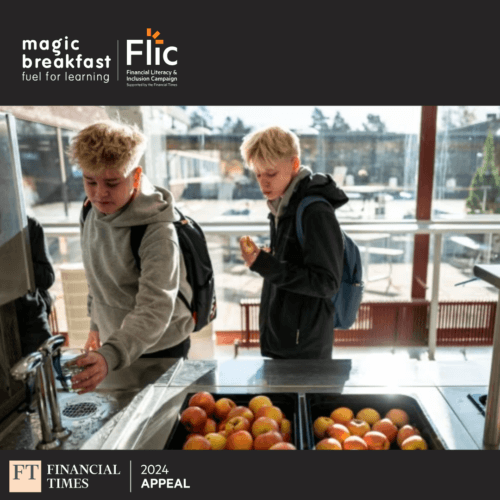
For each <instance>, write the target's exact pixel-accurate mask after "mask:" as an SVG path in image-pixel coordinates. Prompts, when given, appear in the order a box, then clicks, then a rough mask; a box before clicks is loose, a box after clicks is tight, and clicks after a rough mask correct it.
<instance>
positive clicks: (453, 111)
mask: <svg viewBox="0 0 500 500" xmlns="http://www.w3.org/2000/svg"><path fill="white" fill-rule="evenodd" d="M499 141H500V106H439V107H438V115H437V136H436V153H435V161H434V194H433V200H432V201H433V218H434V219H436V220H438V219H469V218H473V219H474V218H476V217H481V216H482V217H485V216H488V217H490V218H495V219H498V218H499V216H500V175H499V173H498V165H499V164H500V160H499V159H498V158H499V154H500V147H499Z"/></svg>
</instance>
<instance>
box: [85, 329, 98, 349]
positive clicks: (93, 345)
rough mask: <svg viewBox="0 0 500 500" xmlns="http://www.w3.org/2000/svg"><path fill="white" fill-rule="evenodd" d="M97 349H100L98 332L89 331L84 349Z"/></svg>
mask: <svg viewBox="0 0 500 500" xmlns="http://www.w3.org/2000/svg"><path fill="white" fill-rule="evenodd" d="M99 347H101V339H100V337H99V332H98V331H96V330H90V332H89V336H88V338H87V342H86V343H85V349H86V350H87V351H97V349H99Z"/></svg>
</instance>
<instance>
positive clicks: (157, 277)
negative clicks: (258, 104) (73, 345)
mask: <svg viewBox="0 0 500 500" xmlns="http://www.w3.org/2000/svg"><path fill="white" fill-rule="evenodd" d="M144 144H145V137H144V135H143V134H142V133H141V132H140V131H139V130H138V129H137V128H135V127H130V126H125V125H121V124H117V123H114V122H106V123H97V124H94V125H91V126H89V127H87V128H85V129H84V130H82V131H81V132H80V133H79V134H78V135H77V136H76V137H75V139H74V140H73V142H72V145H71V148H70V154H71V157H72V159H73V160H74V161H75V162H76V163H77V164H78V165H79V166H80V168H81V170H82V173H83V179H84V187H85V193H86V195H87V201H86V203H91V204H92V209H91V210H90V211H89V212H88V214H87V216H86V218H85V222H84V223H83V218H82V220H81V221H80V224H81V246H82V257H83V264H84V267H85V274H86V278H87V282H88V285H89V295H88V310H89V315H90V318H91V326H90V332H89V338H88V341H87V344H86V346H85V347H86V348H87V349H90V351H89V353H88V354H87V356H86V357H85V358H83V359H81V360H80V361H78V363H77V364H78V365H79V366H82V367H85V368H86V369H85V371H84V372H82V373H81V374H79V375H76V376H75V377H74V378H73V380H72V383H73V387H74V388H75V389H76V390H77V391H78V392H79V393H80V394H83V393H85V392H89V391H92V390H94V389H95V388H96V386H97V385H98V384H99V383H101V382H102V381H103V380H104V378H105V377H106V375H107V374H108V372H109V371H112V370H119V369H121V368H124V367H127V366H129V365H130V364H131V363H133V362H134V361H135V360H136V359H138V358H139V357H141V356H146V357H148V356H154V357H182V356H184V357H186V356H187V352H188V350H189V345H190V338H189V336H190V333H191V332H192V331H193V329H194V320H193V318H192V316H191V312H190V311H189V309H188V308H187V307H186V305H185V304H184V302H183V301H182V300H181V299H180V298H179V297H178V291H179V289H180V290H181V291H182V293H183V294H184V296H185V297H186V299H187V300H188V301H189V302H190V301H191V299H192V290H191V287H190V285H189V283H188V282H187V277H186V269H185V265H184V259H183V256H182V252H181V251H180V248H179V242H178V239H177V233H176V230H175V227H174V225H173V222H174V220H175V218H176V216H175V212H174V199H173V197H172V195H171V193H170V192H169V191H167V190H166V189H163V188H161V187H157V186H153V185H152V184H151V182H150V181H149V180H148V179H147V177H146V176H145V175H144V173H143V172H142V168H141V167H140V166H137V163H138V161H139V159H140V157H141V156H142V153H143V151H144ZM145 224H147V229H146V232H145V233H144V236H143V238H142V241H141V245H140V248H139V257H140V259H141V269H140V270H139V269H138V268H137V266H136V263H135V260H134V257H133V254H132V249H131V245H130V228H131V227H132V226H136V225H145Z"/></svg>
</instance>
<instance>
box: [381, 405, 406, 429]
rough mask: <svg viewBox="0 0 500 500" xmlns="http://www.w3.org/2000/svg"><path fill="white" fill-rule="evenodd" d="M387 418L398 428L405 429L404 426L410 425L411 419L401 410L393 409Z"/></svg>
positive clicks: (386, 415) (387, 414)
mask: <svg viewBox="0 0 500 500" xmlns="http://www.w3.org/2000/svg"><path fill="white" fill-rule="evenodd" d="M385 418H388V419H389V420H391V421H392V422H393V424H394V425H395V426H396V427H399V428H401V427H403V426H404V425H408V424H409V423H410V417H409V416H408V413H406V412H405V411H404V410H401V409H400V408H391V409H390V410H389V411H388V412H387V413H386V414H385Z"/></svg>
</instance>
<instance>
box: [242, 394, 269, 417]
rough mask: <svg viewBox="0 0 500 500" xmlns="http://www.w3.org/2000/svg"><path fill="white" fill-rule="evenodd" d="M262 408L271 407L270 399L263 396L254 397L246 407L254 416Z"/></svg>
mask: <svg viewBox="0 0 500 500" xmlns="http://www.w3.org/2000/svg"><path fill="white" fill-rule="evenodd" d="M262 406H273V403H272V401H271V399H270V398H269V397H268V396H264V395H263V394H260V395H258V396H254V397H253V398H252V399H251V400H250V402H249V403H248V407H249V408H250V409H251V410H252V411H253V413H254V415H255V414H256V413H257V410H258V409H259V408H261V407H262Z"/></svg>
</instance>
